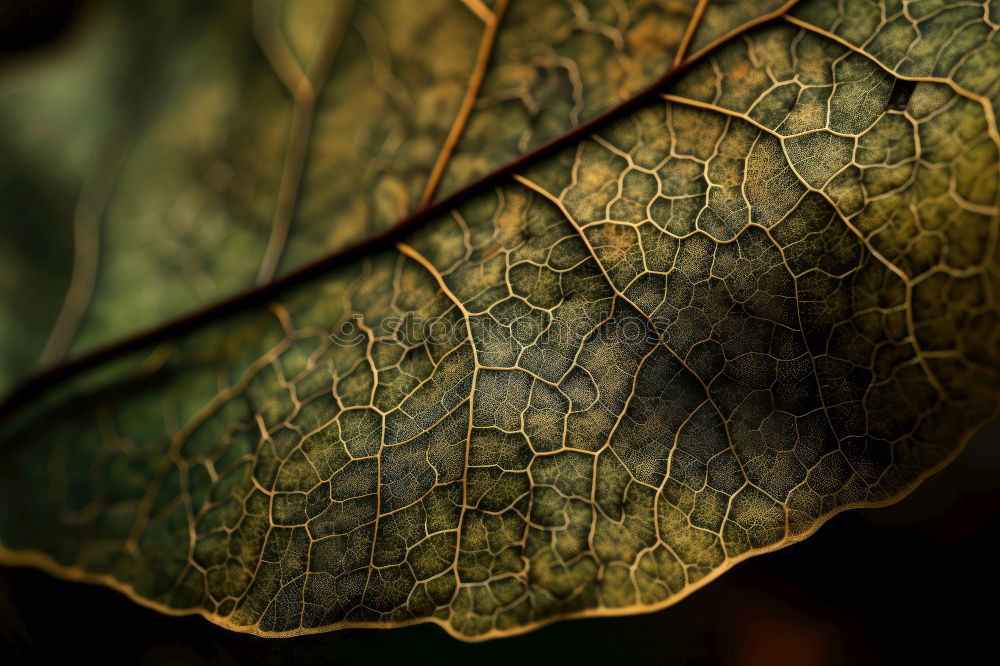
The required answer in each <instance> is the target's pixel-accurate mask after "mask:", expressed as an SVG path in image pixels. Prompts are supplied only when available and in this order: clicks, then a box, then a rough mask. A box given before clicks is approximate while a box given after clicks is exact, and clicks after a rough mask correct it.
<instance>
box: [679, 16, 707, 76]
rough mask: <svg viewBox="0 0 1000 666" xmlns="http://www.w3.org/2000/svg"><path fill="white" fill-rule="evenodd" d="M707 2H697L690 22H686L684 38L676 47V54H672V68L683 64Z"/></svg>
mask: <svg viewBox="0 0 1000 666" xmlns="http://www.w3.org/2000/svg"><path fill="white" fill-rule="evenodd" d="M708 2H709V0H698V5H697V6H696V7H695V8H694V13H693V14H692V15H691V20H690V21H689V22H688V26H687V30H685V31H684V37H683V38H682V39H681V43H680V45H678V47H677V53H676V54H674V64H673V66H674V67H678V66H680V64H681V63H682V62H684V55H685V54H686V53H687V50H688V47H689V46H690V45H691V41H692V40H693V39H694V36H695V33H697V32H698V26H699V25H701V18H702V17H703V16H704V15H705V9H706V8H707V7H708Z"/></svg>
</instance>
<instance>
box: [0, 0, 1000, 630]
mask: <svg viewBox="0 0 1000 666" xmlns="http://www.w3.org/2000/svg"><path fill="white" fill-rule="evenodd" d="M847 5H850V6H847ZM855 5H856V6H855ZM709 7H712V3H709ZM719 7H731V8H736V9H739V8H745V7H746V5H745V4H743V3H737V4H735V5H727V4H723V3H719ZM841 11H842V13H841ZM991 11H994V12H995V10H992V9H991V7H990V6H989V5H984V4H978V3H952V4H949V3H926V4H924V3H920V6H919V7H918V6H914V5H902V4H900V5H898V6H897V3H894V2H889V1H888V0H886V1H885V2H883V3H863V2H859V3H843V4H841V5H837V4H836V3H829V2H825V1H821V0H814V1H811V2H809V1H807V2H802V3H799V4H798V5H797V6H796V7H795V8H794V9H793V10H792V11H791V13H789V14H787V15H782V16H781V17H780V18H777V19H775V20H772V21H769V22H767V23H765V24H761V25H755V26H752V27H749V28H748V29H746V30H745V31H743V32H742V33H741V34H740V35H739V36H738V37H735V38H733V39H730V40H727V41H726V42H725V43H724V44H722V45H721V46H719V47H718V48H714V49H712V50H711V51H710V52H708V53H707V54H705V55H704V56H703V57H700V58H699V59H698V60H697V62H696V63H694V65H692V66H691V67H689V68H687V69H686V70H684V72H683V73H682V74H681V75H679V76H678V77H675V78H673V79H671V80H670V81H669V82H668V83H667V84H666V85H665V86H664V88H663V90H662V94H661V95H660V96H659V97H658V98H657V99H653V100H650V101H649V103H647V104H645V105H643V106H641V107H640V108H636V109H634V110H632V111H631V112H630V113H628V114H627V115H624V116H622V117H619V118H617V119H616V120H614V121H613V122H608V123H606V124H604V125H602V126H601V127H599V128H596V129H595V131H594V132H593V133H592V134H591V135H590V136H588V137H584V138H581V139H580V140H578V141H576V142H573V143H572V144H568V145H566V146H565V148H564V149H563V150H561V151H558V152H556V153H554V154H552V155H549V156H548V157H546V158H545V159H541V160H537V161H535V162H532V163H530V164H525V165H524V166H523V168H520V169H518V170H517V172H516V173H514V174H513V175H512V176H509V177H504V178H501V179H498V180H497V181H496V183H495V185H496V186H495V187H494V188H493V189H492V190H487V191H480V192H478V193H474V194H471V195H470V196H467V197H464V198H462V199H460V200H458V201H457V203H456V204H455V205H454V206H453V207H450V208H449V209H448V210H447V211H444V212H442V213H441V214H440V215H437V216H434V217H432V218H431V219H428V220H426V223H424V224H420V225H415V226H412V227H407V228H406V229H404V230H401V231H400V232H399V234H398V236H397V238H396V240H397V243H396V245H395V246H394V247H392V248H385V249H381V250H378V251H374V252H372V253H369V254H368V255H366V256H361V257H354V258H352V259H350V260H349V261H345V262H344V263H343V264H342V265H340V266H338V267H337V268H335V269H333V270H331V271H329V272H328V273H325V274H324V275H322V276H319V277H316V278H314V279H312V280H311V281H308V282H306V283H304V284H299V285H295V286H292V287H289V288H287V289H284V290H282V291H280V293H276V294H275V296H274V298H273V300H271V301H270V302H269V303H267V304H266V305H264V306H260V307H248V308H246V309H244V310H242V311H241V312H239V313H236V314H230V315H229V316H227V317H217V318H215V319H213V320H211V321H206V323H204V325H202V326H200V327H199V328H197V329H196V330H193V331H191V332H187V333H185V334H184V335H180V336H176V337H173V338H171V339H169V340H162V341H161V342H160V343H159V344H158V345H157V346H155V347H153V348H145V349H141V350H138V351H135V352H133V353H130V354H123V355H119V356H118V357H115V358H113V359H109V361H108V362H107V363H106V364H104V365H102V366H99V367H97V368H94V369H91V370H89V371H87V372H82V373H79V374H77V375H76V376H74V377H72V378H71V379H69V380H68V381H65V382H63V383H61V384H59V385H57V386H56V387H54V388H53V389H52V390H51V391H49V392H48V393H47V394H46V395H45V396H43V397H42V398H41V399H38V400H35V401H33V402H31V403H29V404H28V405H26V406H24V407H23V408H22V409H20V410H19V411H18V412H16V413H15V414H14V416H13V417H11V418H10V419H8V421H7V422H6V423H5V424H4V426H3V430H2V431H0V436H2V437H3V440H4V448H3V454H2V455H3V465H0V497H2V499H3V501H4V504H5V506H7V507H9V509H8V510H6V511H5V512H3V514H0V543H2V544H3V546H2V548H3V550H2V551H0V553H2V559H3V561H6V562H11V563H24V564H33V565H36V566H42V567H44V568H47V569H49V570H51V571H54V572H56V573H58V574H60V575H64V576H68V577H73V578H80V579H85V580H91V581H97V582H102V583H105V584H108V585H111V586H113V587H115V588H117V589H120V590H123V591H125V592H127V593H128V594H130V595H131V596H133V597H134V598H136V599H137V600H139V601H141V602H142V603H146V604H149V605H152V606H154V607H157V608H160V609H161V610H164V611H168V612H184V613H191V612H197V613H202V614H204V615H205V616H206V617H208V618H209V619H211V620H212V621H214V622H217V623H219V624H221V625H223V626H226V627H229V628H232V629H237V630H240V631H249V632H253V633H258V634H263V635H290V634H296V633H302V632H312V631H322V630H328V629H333V628H338V627H343V626H393V625H398V624H406V623H412V622H421V621H434V622H438V623H440V624H441V625H442V626H444V627H445V628H446V629H447V630H448V631H450V632H451V633H453V634H455V635H457V636H460V637H462V638H466V639H481V638H489V637H493V636H499V635H505V634H510V633H517V632H521V631H525V630H527V629H530V628H532V627H535V626H538V625H539V624H543V623H545V622H549V621H552V620H554V619H558V618H563V617H569V616H580V615H595V614H609V613H611V614H624V613H631V612H639V611H648V610H651V609H655V608H659V607H662V606H664V605H666V604H669V603H672V602H675V601H677V600H679V599H680V598H682V597H683V596H684V595H686V594H687V593H689V592H690V591H692V590H694V589H696V588H697V587H698V586H700V585H703V584H705V583H706V582H708V581H710V580H711V579H712V578H713V577H715V576H717V575H718V574H720V573H721V572H723V571H724V570H726V569H727V568H728V567H730V566H732V565H733V564H734V563H735V562H738V561H739V560H740V559H742V558H745V557H747V556H749V555H752V554H755V553H760V552H764V551H767V550H770V549H773V548H777V547H780V546H782V545H786V544H788V543H791V542H793V541H795V540H798V539H801V538H804V537H805V536H807V535H808V534H809V533H811V532H812V531H813V530H815V529H816V528H817V527H818V526H819V525H820V524H821V523H822V521H823V520H824V519H826V518H827V517H829V516H830V515H832V514H834V513H836V512H837V511H840V510H843V509H845V508H848V507H856V506H871V505H878V504H884V503H887V502H890V501H893V500H895V499H898V498H899V497H900V496H902V495H903V494H905V492H907V491H908V490H909V489H911V488H912V487H913V486H914V485H915V484H916V483H917V482H919V481H920V480H921V479H922V478H924V477H925V476H926V475H928V474H930V473H932V472H933V471H934V470H936V469H938V468H940V467H941V466H942V465H944V464H945V463H946V462H947V461H948V460H950V459H951V458H952V457H953V456H954V455H956V454H957V453H958V452H959V450H960V449H961V447H962V446H963V444H964V442H965V441H966V439H967V438H968V436H969V435H970V434H971V433H972V432H973V431H975V430H976V429H977V428H978V427H980V426H981V425H983V424H984V423H986V422H987V421H989V420H990V419H992V418H994V417H995V415H996V411H997V404H998V398H1000V396H998V391H997V386H998V385H1000V384H998V377H997V375H998V371H1000V350H998V348H997V345H998V336H997V331H998V326H997V316H998V308H997V304H996V301H995V294H996V292H997V289H998V287H1000V284H998V273H997V269H998V265H997V237H998V212H997V202H998V190H997V188H998V173H1000V172H998V145H1000V140H998V134H997V126H996V121H995V109H996V107H997V94H998V88H1000V85H998V83H997V81H998V77H997V76H996V74H997V72H996V68H995V66H992V67H991V66H990V65H989V63H991V62H992V63H994V64H995V63H996V62H997V57H996V56H997V51H998V47H997V46H996V42H995V41H994V36H995V34H996V28H995V27H994V26H995V24H996V22H997V21H996V16H994V15H992V14H991V13H990V12H991ZM706 16H707V15H706ZM712 25H716V26H717V25H718V24H717V23H713V24H712Z"/></svg>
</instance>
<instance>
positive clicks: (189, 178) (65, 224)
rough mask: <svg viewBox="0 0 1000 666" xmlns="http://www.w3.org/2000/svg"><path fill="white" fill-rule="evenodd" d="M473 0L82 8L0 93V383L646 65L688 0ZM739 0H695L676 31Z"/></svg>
mask: <svg viewBox="0 0 1000 666" xmlns="http://www.w3.org/2000/svg"><path fill="white" fill-rule="evenodd" d="M251 4H252V6H251ZM489 4H491V5H492V6H488V5H487V4H484V3H483V2H481V1H480V0H468V2H466V3H464V4H463V3H461V2H458V1H457V0H428V1H427V2H420V3H413V2H409V1H406V0H392V1H386V0H382V1H379V2H372V1H367V2H364V1H361V2H355V1H354V0H342V1H340V2H336V3H331V2H326V1H319V0H295V1H294V2H280V3H279V2H275V1H271V0H257V1H256V2H254V3H248V2H227V3H216V4H215V5H213V6H211V7H205V6H204V3H199V2H193V1H188V2H181V3H178V2H175V1H173V0H171V1H170V2H159V3H143V4H142V5H141V6H130V5H129V3H105V4H104V5H101V6H100V7H98V8H97V9H96V10H95V11H94V12H93V15H92V16H90V17H89V18H90V21H89V22H88V23H86V24H84V25H83V26H82V28H81V30H82V34H80V35H77V36H76V43H75V44H73V45H71V46H72V47H73V48H67V49H66V51H65V52H64V53H62V54H59V56H58V57H56V58H51V59H50V60H46V61H42V62H40V63H36V64H35V65H34V66H33V67H28V68H26V71H23V72H20V73H19V76H17V77H15V78H13V80H12V81H10V82H9V83H8V86H7V88H8V90H7V91H6V94H2V95H0V119H2V120H3V122H4V124H5V125H7V126H11V127H18V128H21V132H19V133H16V134H15V133H10V135H9V136H6V137H5V138H4V142H5V145H4V149H5V150H4V152H5V154H7V155H10V156H11V157H10V158H9V159H8V160H7V164H6V165H5V167H3V169H2V170H0V179H2V181H3V182H4V184H5V187H4V190H5V193H6V194H5V196H6V197H7V199H8V200H7V202H6V203H4V205H3V207H2V210H4V215H5V217H6V216H10V220H11V223H10V224H5V228H6V227H14V228H15V231H14V232H13V234H11V235H10V237H9V239H8V240H9V245H8V246H7V247H6V248H5V249H4V251H3V255H2V258H3V260H4V264H5V265H7V266H10V267H11V268H10V269H9V271H10V276H11V277H9V278H8V279H7V282H8V286H6V287H5V288H4V290H3V292H2V293H0V308H2V309H0V312H3V313H4V314H5V315H7V316H11V315H12V313H17V316H19V317H21V318H23V319H24V326H23V331H21V332H20V333H19V332H10V333H8V334H7V335H4V336H3V338H0V352H2V358H3V364H2V365H0V389H4V390H6V389H8V388H10V386H11V385H12V384H13V383H14V382H15V381H16V380H19V379H21V378H23V376H24V375H25V374H27V373H28V372H30V371H32V370H35V369H37V368H38V366H39V365H42V366H48V365H52V364H54V363H57V362H59V361H61V360H62V359H63V358H64V356H65V355H66V353H67V352H70V353H71V355H79V354H80V353H83V352H87V351H90V350H92V349H93V348H95V347H98V346H101V345H104V344H106V343H110V342H112V341H114V340H116V339H118V338H120V337H122V336H124V335H127V334H131V333H134V332H136V331H138V330H140V329H143V328H148V327H150V326H152V325H154V324H156V323H158V322H160V321H162V320H163V319H164V318H167V317H173V316H177V315H180V314H182V313H184V312H185V311H188V310H190V309H192V308H194V307H196V306H198V305H200V304H204V303H206V302H210V301H212V300H215V299H219V298H223V297H227V296H231V295H233V294H235V293H236V292H238V291H240V290H242V289H245V288H248V287H250V286H252V285H253V284H254V283H257V282H268V281H269V280H270V279H271V278H272V277H274V276H275V275H279V274H284V273H287V272H289V271H291V270H294V269H296V268H299V267H301V266H303V265H306V264H308V263H310V262H312V261H314V260H316V259H318V258H320V257H322V256H323V255H325V254H327V253H329V252H331V251H335V250H339V249H342V248H343V247H345V246H347V245H350V244H352V243H355V242H357V241H359V240H361V239H363V238H365V237H366V236H369V235H371V234H373V233H375V232H377V231H381V230H382V229H384V228H385V227H387V226H390V225H391V224H393V223H395V222H397V221H399V220H400V219H401V218H403V217H405V216H406V215H407V214H408V213H411V212H413V211H414V210H416V209H417V208H419V207H421V206H422V205H424V204H426V203H429V202H430V201H432V200H433V199H434V198H435V196H437V197H440V196H442V195H447V194H449V193H451V192H454V191H455V190H457V189H459V188H461V187H462V186H464V185H467V184H469V183H470V182H472V181H474V180H476V179H477V178H478V177H480V176H482V175H484V174H486V173H488V172H490V171H493V170H495V169H497V168H499V167H501V166H503V165H504V164H506V163H507V162H510V161H511V160H513V159H515V158H517V157H518V156H519V155H521V154H522V153H524V152H526V151H529V150H531V149H534V148H536V147H538V146H539V145H541V144H542V143H544V142H545V141H548V140H550V139H553V138H555V137H557V136H558V135H560V134H562V133H564V132H566V131H567V130H570V129H572V128H573V127H575V126H577V125H579V124H580V123H581V122H584V121H587V120H590V119H591V118H593V117H595V116H597V115H599V114H601V113H602V112H604V111H607V110H608V109H609V108H611V107H614V106H616V105H617V104H619V103H620V102H622V101H624V100H625V99H627V98H628V97H630V96H631V95H633V94H635V93H636V92H637V91H639V90H640V89H641V88H643V87H645V86H647V85H649V84H650V83H652V82H653V81H654V80H655V79H656V78H657V77H659V76H661V75H662V74H663V73H664V72H665V71H666V70H667V69H669V67H670V64H671V61H672V60H673V59H674V58H675V56H676V55H677V54H678V47H679V46H680V45H681V42H682V41H683V39H684V35H685V26H686V25H687V23H688V21H689V19H690V17H691V15H692V13H693V12H694V10H695V6H696V0H681V1H680V2H669V3H663V4H662V5H661V4H658V3H655V2H644V1H633V2H629V3H623V2H613V1H612V0H601V1H600V2H596V3H593V4H592V5H591V6H584V5H583V4H580V3H575V2H568V3H565V4H564V3H561V2H557V3H548V4H546V5H545V6H544V7H542V8H536V7H535V5H534V3H529V2H515V3H513V4H511V3H509V2H508V1H507V0H499V1H497V2H495V3H489ZM780 4H781V3H780V2H778V1H777V0H768V1H767V2H764V3H762V4H761V6H760V9H759V11H760V12H761V13H763V12H766V11H770V10H774V9H775V8H777V7H778V6H779V5H780ZM508 5H510V7H509V10H508ZM756 16H757V14H756V11H755V12H747V11H746V9H745V8H743V7H741V6H740V5H727V4H725V3H722V4H720V5H719V6H718V7H710V9H709V11H708V13H707V14H706V21H705V22H704V23H701V22H699V25H705V26H711V28H702V29H699V30H697V31H693V32H692V35H691V42H690V46H692V47H695V48H703V47H704V46H706V45H707V44H708V43H709V42H710V41H711V40H714V39H717V38H719V37H721V36H722V35H723V34H724V33H725V32H726V31H730V30H732V29H734V28H736V27H738V26H739V25H741V24H742V23H744V22H746V21H749V20H753V19H754V18H755V17H756ZM501 26H502V29H501ZM688 46H689V45H688V44H685V45H684V47H685V49H687V47H688ZM687 52H688V53H690V51H687ZM18 135H20V136H18ZM53 224H56V225H58V226H56V227H55V228H54V229H53V228H52V225H53ZM36 255H41V261H39V260H37V259H36V258H35V257H36ZM29 276H30V277H29ZM25 285H32V286H31V288H30V289H26V288H25ZM137 285H142V287H141V288H137ZM39 296H41V297H42V298H39ZM60 303H61V307H60ZM46 334H47V335H46Z"/></svg>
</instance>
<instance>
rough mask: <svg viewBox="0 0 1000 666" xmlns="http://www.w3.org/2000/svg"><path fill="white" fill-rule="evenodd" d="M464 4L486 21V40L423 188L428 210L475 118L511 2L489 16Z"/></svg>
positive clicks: (501, 4) (470, 0)
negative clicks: (461, 140) (460, 140)
mask: <svg viewBox="0 0 1000 666" xmlns="http://www.w3.org/2000/svg"><path fill="white" fill-rule="evenodd" d="M465 2H466V5H468V6H469V8H470V9H472V10H473V11H474V12H476V15H477V16H479V18H481V19H482V20H483V23H484V24H485V26H486V27H485V28H484V30H483V37H482V39H481V40H480V42H479V53H478V54H477V55H476V64H475V67H474V68H473V70H472V74H471V75H470V76H469V85H468V86H467V87H466V89H465V96H464V97H463V98H462V105H461V107H459V110H458V115H457V116H455V122H454V123H452V126H451V130H450V131H449V132H448V136H447V137H446V138H445V141H444V145H443V146H442V147H441V152H440V153H439V154H438V158H437V161H436V162H435V163H434V168H433V169H432V170H431V175H430V177H429V178H428V179H427V185H426V187H424V194H423V197H422V199H421V202H420V205H421V206H426V205H427V204H428V203H430V201H431V198H432V197H433V196H434V191H435V190H436V189H437V186H438V183H439V182H440V181H441V176H443V175H444V170H445V168H446V167H447V166H448V161H449V160H450V159H451V154H452V152H454V150H455V146H456V145H458V140H459V139H460V138H461V136H462V132H463V130H465V124H466V123H467V122H468V120H469V116H470V115H472V107H473V106H474V105H475V103H476V98H477V97H478V96H479V89H480V87H482V84H483V79H484V78H485V77H486V69H487V67H488V66H489V62H490V55H491V54H492V52H493V43H494V42H495V41H496V36H497V32H498V31H499V27H500V19H501V18H502V17H503V14H504V11H506V9H507V4H508V0H497V4H496V7H495V8H494V10H493V12H490V11H489V10H487V9H486V8H485V7H483V5H482V3H476V4H473V0H465ZM475 6H478V7H482V11H485V12H486V15H485V16H483V15H482V14H480V12H479V11H477V10H476V9H473V7H475Z"/></svg>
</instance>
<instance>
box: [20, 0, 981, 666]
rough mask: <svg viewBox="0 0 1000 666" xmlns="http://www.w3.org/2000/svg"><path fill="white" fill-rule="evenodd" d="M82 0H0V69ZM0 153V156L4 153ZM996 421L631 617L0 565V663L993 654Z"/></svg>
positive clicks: (53, 32)
mask: <svg viewBox="0 0 1000 666" xmlns="http://www.w3.org/2000/svg"><path fill="white" fill-rule="evenodd" d="M82 4H84V3H82V2H81V0H34V1H33V2H29V3H25V2H8V1H5V0H0V74H2V73H3V68H4V66H6V65H7V64H8V63H10V62H16V61H17V60H18V59H20V58H22V57H30V56H31V53H32V52H33V51H34V50H37V49H39V48H43V47H47V45H48V43H49V42H51V41H52V40H53V39H55V38H57V37H59V36H60V35H62V34H64V33H65V32H66V31H67V29H70V30H71V29H72V26H73V23H74V18H73V17H74V15H75V14H76V13H77V12H78V10H79V7H80V6H81V5H82ZM0 159H2V156H0ZM998 440H1000V424H994V425H993V426H992V427H990V428H989V429H987V430H986V431H984V432H983V433H980V435H979V436H978V437H976V438H975V439H974V440H973V441H972V443H971V444H970V445H969V447H968V449H967V450H966V451H965V453H963V454H962V455H961V456H960V457H959V458H958V459H957V460H956V461H955V462H954V463H952V465H951V466H950V467H949V468H947V469H946V470H944V471H943V472H941V473H940V474H938V475H937V476H934V477H932V478H931V479H929V480H928V481H926V482H925V483H924V484H923V485H922V486H921V487H920V488H918V489H917V490H916V491H915V492H914V493H913V494H912V495H911V496H909V497H908V498H906V499H905V500H903V501H902V502H901V503H899V504H897V505H895V506H892V507H888V508H884V509H873V510H866V511H852V512H848V513H846V514H842V515H840V516H837V517H835V518H833V519H832V520H831V521H830V522H829V523H828V524H827V525H825V526H824V527H823V528H822V529H821V530H820V531H819V532H818V533H817V534H816V535H814V536H813V537H812V538H810V539H808V540H807V541H805V542H804V543H801V544H798V545H794V546H791V547H789V548H786V549H783V550H780V551H778V552H775V553H771V554H768V555H762V556H760V557H757V558H754V559H751V560H749V561H747V562H744V563H742V564H740V565H738V566H737V567H736V568H735V569H734V570H732V571H731V572H729V573H727V574H725V575H723V576H722V577H721V578H720V579H719V580H717V581H715V582H714V583H711V584H709V585H708V586H707V587H706V588H705V589H703V590H700V591H698V592H696V593H695V594H693V595H692V596H691V597H690V598H688V599H686V600H684V601H682V602H680V603H678V604H677V605H675V606H672V607H670V608H667V609H665V610H662V611H659V612H656V613H652V614H648V615H640V616H632V617H623V618H602V619H588V620H573V621H566V622H561V623H557V624H554V625H550V626H547V627H544V628H542V629H539V630H537V631H535V632H532V633H529V634H526V635H523V636H517V637H512V638H506V639H501V640H496V641H491V642H488V643H480V644H467V643H462V642H460V641H457V640H455V639H453V638H451V637H449V636H448V635H447V634H446V633H445V632H444V631H443V630H442V629H440V628H438V627H436V626H434V625H419V626H414V627H408V628H403V629H393V630H389V631H386V630H376V629H366V630H344V631H337V632H331V633H326V634H317V635H312V636H302V637H298V638H289V639H262V638H257V637H254V636H248V635H244V634H237V633H233V632H229V631H227V630H224V629H220V628H219V627H216V626H214V625H212V624H210V623H209V622H207V621H206V620H203V619H202V618H200V617H184V618H174V617H167V616H163V615H160V614H158V613H156V612H154V611H152V610H149V609H146V608H142V607H140V606H137V605H136V604H134V603H132V602H130V601H129V600H128V599H126V598H125V597H124V596H122V595H120V594H118V593H116V592H113V591H111V590H108V589H105V588H100V587H95V586H89V585H83V584H79V583H70V582H65V581H59V580H56V579H54V578H51V577H49V576H48V575H46V574H43V573H41V572H39V571H35V570H31V569H9V568H0V663H44V662H50V663H60V662H62V663H74V662H78V661H81V660H86V661H96V662H98V663H142V664H154V665H158V664H176V663H181V664H185V665H186V666H196V665H198V664H207V663H223V664H237V663H264V664H273V663H322V664H352V663H382V662H392V663H395V664H423V663H450V662H453V661H458V660H461V661H462V662H464V663H468V664H473V665H474V666H478V665H479V664H493V663H497V664H505V665H507V666H517V665H518V664H523V663H534V662H541V661H545V662H547V663H550V664H552V663H553V662H556V661H558V662H560V663H572V662H583V663H598V662H603V663H605V664H619V663H638V664H644V663H666V664H682V663H683V664H696V665H702V664H735V665H739V666H754V665H757V664H760V665H762V666H764V665H768V666H770V665H772V664H796V665H801V666H809V665H813V664H815V665H827V664H829V665H833V664H858V665H864V664H896V663H909V662H916V663H931V662H936V661H937V662H946V663H953V662H955V661H959V660H962V659H963V657H967V656H968V657H973V656H975V658H976V661H979V660H980V659H982V658H983V657H982V655H989V654H994V655H995V654H996V649H997V647H996V645H997V640H996V635H995V633H996V631H997V626H996V625H997V616H998V613H997V612H996V610H995V604H996V603H997V601H998V600H1000V585H998V583H1000V576H998V575H997V571H996V569H995V562H996V561H997V551H996V548H995V543H996V539H994V534H995V532H996V531H997V529H998V528H1000V511H997V508H998V507H1000V455H997V451H996V450H995V446H996V443H997V441H998ZM0 510H2V509H0Z"/></svg>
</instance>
